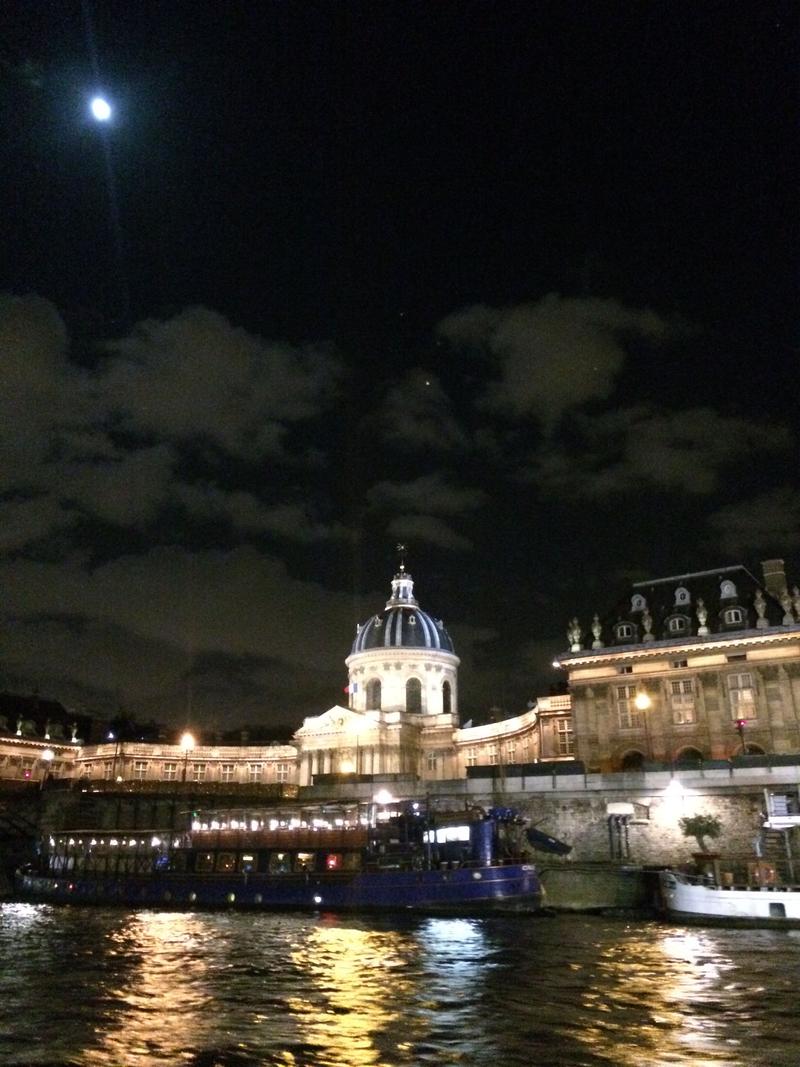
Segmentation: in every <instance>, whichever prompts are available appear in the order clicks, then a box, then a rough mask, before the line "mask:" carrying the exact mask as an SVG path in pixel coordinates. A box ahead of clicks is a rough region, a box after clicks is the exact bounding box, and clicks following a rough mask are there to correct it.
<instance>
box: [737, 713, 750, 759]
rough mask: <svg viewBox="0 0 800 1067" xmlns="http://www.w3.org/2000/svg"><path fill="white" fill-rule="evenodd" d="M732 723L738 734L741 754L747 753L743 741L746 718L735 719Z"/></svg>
mask: <svg viewBox="0 0 800 1067" xmlns="http://www.w3.org/2000/svg"><path fill="white" fill-rule="evenodd" d="M734 725H735V726H736V732H737V733H738V735H739V740H740V741H741V743H742V755H743V756H746V755H747V745H746V744H745V741H744V730H745V727H746V726H747V719H737V720H736V722H735V724H734Z"/></svg>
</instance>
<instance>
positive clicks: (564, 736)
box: [556, 719, 575, 756]
mask: <svg viewBox="0 0 800 1067" xmlns="http://www.w3.org/2000/svg"><path fill="white" fill-rule="evenodd" d="M556 736H557V738H558V754H559V756H571V755H572V754H573V752H574V751H575V735H574V733H573V730H572V719H556Z"/></svg>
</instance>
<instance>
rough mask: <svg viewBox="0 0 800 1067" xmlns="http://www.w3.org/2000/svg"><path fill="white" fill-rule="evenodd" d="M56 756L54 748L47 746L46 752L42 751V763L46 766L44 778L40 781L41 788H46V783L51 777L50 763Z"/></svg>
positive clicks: (43, 769) (43, 768)
mask: <svg viewBox="0 0 800 1067" xmlns="http://www.w3.org/2000/svg"><path fill="white" fill-rule="evenodd" d="M55 758H56V754H55V752H53V750H52V748H46V749H45V750H44V752H42V763H43V764H44V766H43V767H42V780H41V782H40V783H39V788H40V789H44V783H45V782H46V781H47V779H48V778H49V777H50V765H51V764H52V762H53V760H54V759H55Z"/></svg>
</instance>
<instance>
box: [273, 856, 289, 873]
mask: <svg viewBox="0 0 800 1067" xmlns="http://www.w3.org/2000/svg"><path fill="white" fill-rule="evenodd" d="M291 869H292V857H291V856H290V854H289V853H288V852H273V853H272V854H271V855H270V857H269V873H270V874H289V873H290V871H291Z"/></svg>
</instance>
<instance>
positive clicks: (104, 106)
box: [89, 96, 113, 122]
mask: <svg viewBox="0 0 800 1067" xmlns="http://www.w3.org/2000/svg"><path fill="white" fill-rule="evenodd" d="M89 110H90V111H91V113H92V117H93V118H94V119H95V121H97V122H109V121H110V120H111V116H112V114H113V111H112V109H111V104H109V102H108V100H106V98H105V97H104V96H93V97H92V99H91V102H90V103H89Z"/></svg>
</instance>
